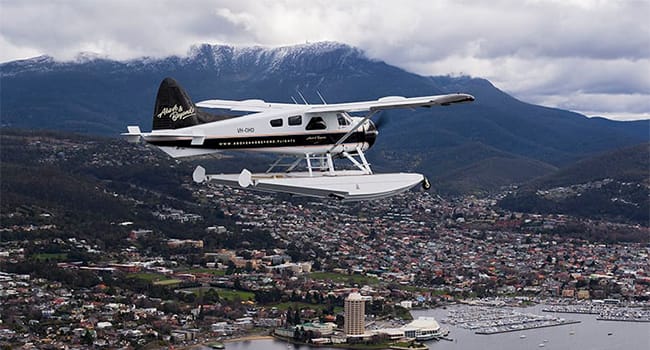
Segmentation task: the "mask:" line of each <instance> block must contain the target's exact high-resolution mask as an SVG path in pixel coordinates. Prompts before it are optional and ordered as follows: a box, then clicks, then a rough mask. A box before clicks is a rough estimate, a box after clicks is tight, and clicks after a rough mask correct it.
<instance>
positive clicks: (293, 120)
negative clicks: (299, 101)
mask: <svg viewBox="0 0 650 350" xmlns="http://www.w3.org/2000/svg"><path fill="white" fill-rule="evenodd" d="M289 125H302V116H301V115H294V116H292V117H289Z"/></svg>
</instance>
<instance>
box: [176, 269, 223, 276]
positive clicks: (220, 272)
mask: <svg viewBox="0 0 650 350" xmlns="http://www.w3.org/2000/svg"><path fill="white" fill-rule="evenodd" d="M178 272H181V273H208V274H211V275H214V276H225V275H226V271H224V270H217V269H188V270H180V271H178Z"/></svg>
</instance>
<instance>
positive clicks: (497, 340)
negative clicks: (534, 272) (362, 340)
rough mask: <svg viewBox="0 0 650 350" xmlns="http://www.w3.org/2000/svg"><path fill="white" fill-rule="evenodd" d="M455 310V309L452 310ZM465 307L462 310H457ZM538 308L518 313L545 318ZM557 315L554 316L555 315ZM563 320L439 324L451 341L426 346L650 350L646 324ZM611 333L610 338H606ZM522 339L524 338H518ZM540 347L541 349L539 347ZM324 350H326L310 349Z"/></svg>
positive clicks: (252, 348) (247, 349)
mask: <svg viewBox="0 0 650 350" xmlns="http://www.w3.org/2000/svg"><path fill="white" fill-rule="evenodd" d="M453 307H457V306H453ZM461 307H466V306H461ZM541 309H542V307H541V306H534V307H530V308H524V309H520V310H518V311H521V312H525V313H533V314H540V315H545V314H547V313H545V312H542V311H541ZM412 314H413V317H414V318H417V317H418V316H429V317H430V316H433V317H435V318H436V320H438V321H440V320H442V319H444V318H446V317H447V310H445V309H431V310H416V311H413V312H412ZM555 315H558V314H555ZM559 315H561V316H560V317H563V318H565V319H567V320H577V321H581V322H580V323H576V324H570V325H564V326H557V327H548V328H538V329H529V330H525V331H518V332H510V333H501V334H494V335H477V334H474V333H473V331H470V330H467V329H463V328H458V327H454V326H451V325H447V324H443V323H441V326H442V327H443V328H448V329H449V330H450V333H449V338H452V339H453V341H444V340H441V341H431V342H426V344H427V345H428V346H429V349H431V350H476V349H478V350H525V349H537V350H548V349H567V350H568V349H570V350H618V349H620V350H637V349H638V350H650V323H640V322H615V321H597V320H596V315H582V314H559ZM610 333H611V335H610ZM522 335H525V336H526V337H525V338H521V336H522ZM541 344H543V347H542V346H540V345H541ZM226 349H228V350H287V349H300V350H307V349H310V347H307V346H294V345H288V344H287V343H285V342H281V341H277V340H270V339H266V340H253V341H244V342H234V343H227V344H226ZM314 349H322V350H327V349H330V348H314Z"/></svg>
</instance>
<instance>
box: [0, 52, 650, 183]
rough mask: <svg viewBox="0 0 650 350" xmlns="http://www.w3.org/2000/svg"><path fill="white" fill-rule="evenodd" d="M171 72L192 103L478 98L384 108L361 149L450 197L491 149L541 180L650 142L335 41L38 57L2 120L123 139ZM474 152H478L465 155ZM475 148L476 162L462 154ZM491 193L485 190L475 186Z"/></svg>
mask: <svg viewBox="0 0 650 350" xmlns="http://www.w3.org/2000/svg"><path fill="white" fill-rule="evenodd" d="M166 76H173V77H175V78H176V79H177V80H178V81H179V82H180V83H181V84H182V85H183V86H184V87H185V88H186V89H187V91H188V92H189V94H190V96H191V97H192V99H193V100H195V101H199V100H202V99H210V98H222V99H249V98H261V99H265V100H267V101H273V102H291V97H292V96H297V95H298V91H300V92H302V93H303V94H304V96H305V97H306V99H307V100H308V101H320V98H319V97H318V95H317V92H320V93H321V94H322V95H323V96H325V98H326V99H327V101H328V102H330V103H333V102H348V101H354V100H366V99H376V98H378V97H381V96H389V95H403V96H418V95H432V94H444V93H452V92H466V93H470V94H473V95H474V96H475V97H476V101H475V102H473V103H471V104H466V105H459V106H450V107H440V108H431V109H418V110H415V111H389V112H384V115H383V116H382V118H384V117H385V118H386V119H387V120H389V121H390V123H388V124H389V125H390V127H385V128H382V130H380V134H381V135H380V137H379V138H378V141H377V143H376V145H375V146H374V147H373V149H371V150H370V151H369V152H368V157H369V159H370V160H371V161H372V162H373V164H375V165H376V166H377V167H378V168H381V169H386V170H391V171H394V170H408V171H420V172H424V173H425V174H427V175H429V176H431V177H432V180H433V181H432V182H434V183H436V184H438V186H437V187H438V189H439V190H440V191H442V192H446V190H447V189H449V190H450V192H452V193H453V192H454V191H456V188H454V187H455V185H454V184H453V181H451V182H450V181H448V180H449V179H448V178H445V174H452V173H454V171H458V170H461V169H472V165H475V166H477V167H476V169H481V168H484V169H485V167H481V166H479V165H480V162H482V161H484V160H486V159H488V158H490V157H494V156H495V154H496V153H499V154H501V156H502V155H503V154H507V156H505V158H506V159H511V160H512V159H518V160H521V161H523V162H522V163H521V164H522V166H533V167H534V168H536V169H539V170H540V171H541V173H540V174H538V175H545V174H546V171H543V170H544V169H546V170H548V171H551V170H552V169H553V168H558V167H563V166H566V165H569V164H572V163H574V162H575V161H578V160H580V159H584V158H587V157H590V156H593V155H596V154H598V153H601V152H605V151H608V150H612V149H616V148H621V147H626V146H630V145H632V144H635V143H639V142H646V141H648V139H649V138H650V136H649V135H648V133H647V130H648V128H649V127H650V121H638V122H617V121H608V120H603V119H590V118H587V117H585V116H583V115H580V114H577V113H574V112H569V111H563V110H560V109H555V108H549V107H542V106H535V105H532V104H528V103H526V102H523V101H519V100H517V99H515V98H514V97H512V96H510V95H508V94H506V93H505V92H503V91H501V90H499V89H498V88H496V87H495V86H494V85H493V84H492V83H490V82H489V81H487V80H485V79H481V78H473V77H467V76H461V77H452V76H438V77H432V76H420V75H417V74H414V73H410V72H407V71H405V70H403V69H401V68H398V67H394V66H391V65H388V64H386V63H385V62H382V61H379V60H373V59H369V58H368V57H367V56H366V55H365V54H364V53H363V52H362V51H361V50H359V49H356V48H353V47H350V46H348V45H345V44H340V43H332V42H326V43H317V44H303V45H298V46H286V47H280V48H271V49H269V48H263V47H250V48H236V47H232V46H223V45H208V44H202V45H196V46H194V47H193V48H192V49H191V50H190V51H189V52H188V55H186V56H183V57H181V56H170V57H165V58H150V57H149V58H146V57H145V58H139V59H133V60H129V61H114V60H109V59H106V58H103V57H97V56H93V55H85V56H84V55H82V56H80V57H78V58H77V59H76V60H75V61H70V62H58V61H56V60H54V59H53V58H51V57H47V56H40V57H37V58H34V59H31V60H21V61H13V62H8V63H3V64H0V79H2V89H0V100H1V101H2V106H1V108H0V117H1V124H2V126H5V127H18V128H28V129H29V128H42V129H55V130H65V131H73V132H82V133H91V134H103V135H112V136H117V134H118V133H119V132H123V131H124V129H125V127H126V125H140V126H141V127H142V129H143V130H147V129H148V126H149V125H151V114H152V107H153V102H154V99H155V94H156V89H157V86H158V84H159V82H160V81H161V80H162V79H163V78H164V77H166ZM644 130H645V131H644ZM471 145H482V146H477V147H478V148H475V149H472V148H471V147H472V146H471ZM490 149H492V150H493V151H489V150H490ZM473 150H474V151H476V152H475V153H477V154H481V157H478V158H477V157H467V156H466V155H465V154H464V153H467V152H474V151H473ZM494 150H496V151H498V152H495V151H494ZM391 154H392V155H391ZM507 163H508V164H511V165H513V166H514V164H515V163H514V162H513V161H508V162H507ZM542 163H543V164H542ZM439 164H444V168H442V169H441V168H440V167H439ZM525 164H527V165H525ZM534 164H536V165H534ZM488 168H490V167H488ZM491 169H492V170H494V169H493V168H491ZM522 173H526V172H522ZM527 173H529V174H531V176H532V175H534V174H535V172H530V171H528V172H527ZM520 175H521V174H515V173H512V174H509V171H505V169H504V171H503V172H502V173H501V174H499V175H498V177H499V178H501V180H500V181H498V183H503V182H511V183H520V182H521V181H523V180H527V179H522V178H521V177H520ZM528 180H529V179H528ZM524 182H525V181H524ZM486 183H490V181H487V182H486ZM494 189H495V187H494V186H490V185H488V186H486V187H482V186H478V187H477V188H475V190H479V191H490V190H494Z"/></svg>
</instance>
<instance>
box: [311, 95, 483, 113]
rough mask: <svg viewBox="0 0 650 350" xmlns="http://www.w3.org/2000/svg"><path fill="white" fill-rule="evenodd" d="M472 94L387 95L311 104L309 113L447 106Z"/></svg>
mask: <svg viewBox="0 0 650 350" xmlns="http://www.w3.org/2000/svg"><path fill="white" fill-rule="evenodd" d="M471 101H474V96H472V95H468V94H449V95H436V96H423V97H402V96H388V97H382V98H380V99H378V100H375V101H363V102H350V103H334V104H327V105H312V106H311V108H310V109H309V113H318V112H361V111H371V112H374V111H381V110H384V109H395V108H413V107H431V106H447V105H450V104H452V103H460V102H471Z"/></svg>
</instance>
